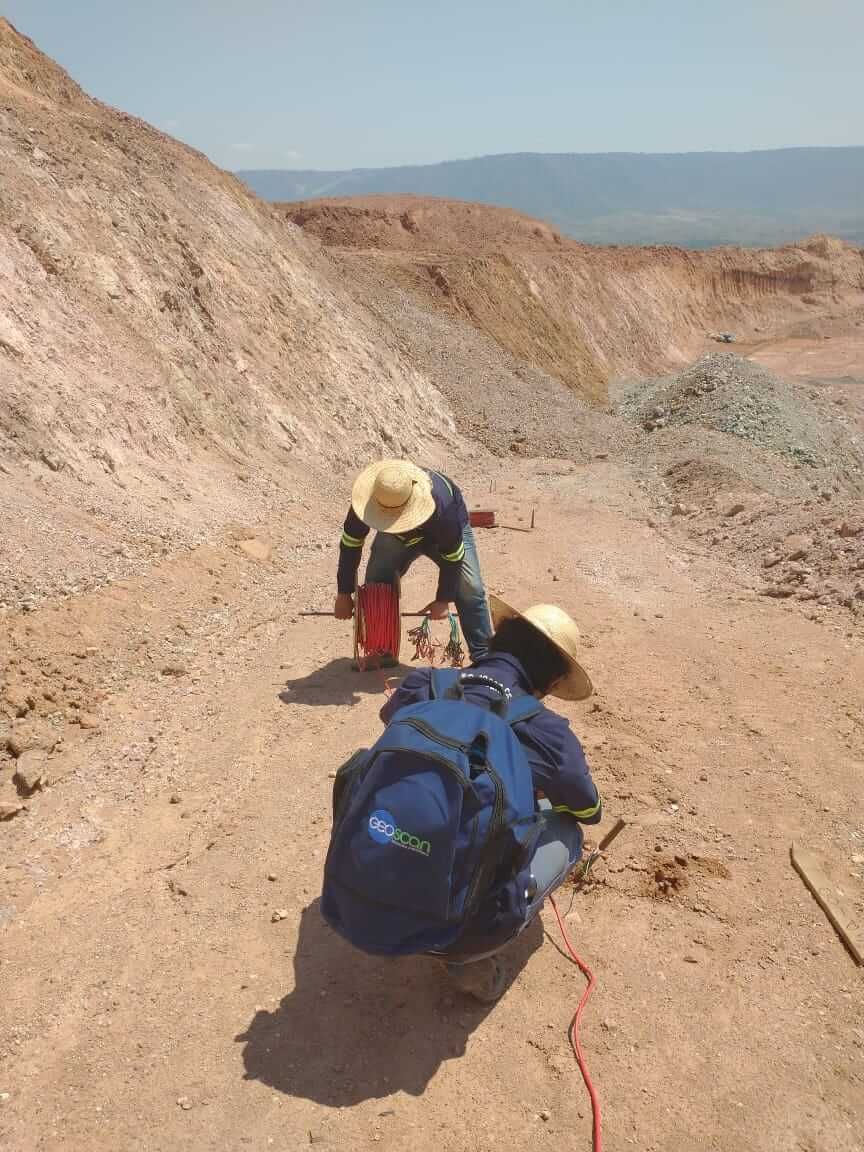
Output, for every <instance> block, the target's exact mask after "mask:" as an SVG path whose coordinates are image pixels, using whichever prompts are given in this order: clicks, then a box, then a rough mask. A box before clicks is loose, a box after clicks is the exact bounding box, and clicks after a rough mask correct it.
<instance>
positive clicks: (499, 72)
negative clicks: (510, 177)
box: [0, 0, 864, 168]
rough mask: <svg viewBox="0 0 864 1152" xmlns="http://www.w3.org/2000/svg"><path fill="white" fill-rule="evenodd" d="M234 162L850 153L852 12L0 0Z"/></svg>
mask: <svg viewBox="0 0 864 1152" xmlns="http://www.w3.org/2000/svg"><path fill="white" fill-rule="evenodd" d="M0 13H2V14H3V15H4V16H6V17H7V18H8V19H10V20H11V21H12V23H13V24H15V25H16V26H17V27H18V28H19V30H20V31H22V32H25V33H26V34H27V35H29V36H31V37H32V38H33V39H34V40H35V41H36V43H37V44H38V45H39V47H40V48H41V49H42V50H43V51H45V52H47V53H48V54H49V55H50V56H53V57H54V58H55V59H56V60H58V61H59V62H60V63H61V64H62V65H63V66H64V67H65V68H66V69H67V70H68V71H69V72H71V74H72V75H73V76H74V78H75V79H76V80H78V81H79V83H81V84H82V85H83V86H84V87H85V88H86V89H87V90H88V91H89V92H90V93H91V94H92V95H94V96H97V97H99V98H100V99H101V100H104V101H106V102H107V103H109V104H114V105H117V106H119V107H121V108H123V109H125V110H126V111H128V112H132V113H134V114H136V115H138V116H141V117H143V118H144V119H145V120H149V121H150V122H151V123H153V124H156V125H157V126H158V127H160V128H162V129H164V130H165V131H167V132H170V133H171V134H172V135H174V136H178V137H179V138H180V139H182V140H185V141H187V142H188V143H189V144H192V145H194V146H195V147H197V148H200V149H201V150H202V151H204V152H206V153H207V154H208V155H209V156H211V157H212V158H213V159H214V160H215V161H216V163H218V164H220V165H222V166H223V167H227V168H256V167H257V168H265V167H266V168H344V167H364V166H365V167H376V166H379V165H389V164H409V163H426V162H434V161H437V160H444V159H452V158H456V157H463V156H476V155H482V154H489V153H495V152H521V151H538V152H606V151H639V152H660V151H695V150H702V149H735V150H737V149H750V148H765V147H782V146H785V145H794V144H831V145H841V144H862V143H864V130H862V108H864V98H862V84H861V78H862V71H864V69H862V64H861V59H862V57H861V51H862V44H864V0H819V2H818V3H817V2H816V0H726V2H725V3H714V2H713V0H686V2H684V0H534V2H533V3H532V2H530V0H522V2H518V3H517V2H515V0H498V2H497V3H493V2H487V0H461V2H457V0H435V2H430V0H424V2H423V3H416V2H412V0H403V2H402V3H395V2H392V0H354V2H348V0H282V2H281V3H279V2H277V0H0Z"/></svg>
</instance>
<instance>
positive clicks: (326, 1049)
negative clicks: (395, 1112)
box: [237, 900, 543, 1108]
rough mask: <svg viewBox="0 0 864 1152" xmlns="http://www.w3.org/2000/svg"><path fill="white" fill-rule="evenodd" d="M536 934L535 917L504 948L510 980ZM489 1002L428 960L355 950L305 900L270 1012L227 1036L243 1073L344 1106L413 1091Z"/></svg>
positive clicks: (461, 1042)
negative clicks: (290, 963) (279, 994)
mask: <svg viewBox="0 0 864 1152" xmlns="http://www.w3.org/2000/svg"><path fill="white" fill-rule="evenodd" d="M542 942H543V934H542V930H541V928H540V924H539V919H537V920H535V921H534V922H533V924H531V925H530V926H529V927H528V928H527V929H526V930H525V932H523V934H522V936H520V937H519V939H518V940H517V941H516V942H515V943H514V944H513V945H512V946H511V947H510V948H508V950H507V968H508V972H509V975H510V982H511V983H512V981H513V980H514V979H515V977H516V976H517V975H518V973H519V971H520V970H521V968H522V967H523V966H524V965H525V963H526V962H527V960H528V958H529V957H530V956H531V954H532V953H533V952H534V950H535V949H536V948H538V947H539V946H540V945H541V944H542ZM508 991H509V988H508ZM506 995H507V992H505V996H506ZM494 1010H495V1005H485V1004H479V1003H478V1002H477V1001H475V1000H473V999H471V998H470V997H468V996H467V995H465V994H463V993H461V992H459V991H458V990H456V989H455V988H453V986H452V985H451V984H450V981H449V978H448V977H447V974H446V972H445V971H444V970H443V969H442V968H441V967H440V966H439V965H437V964H436V963H435V962H434V961H432V960H429V959H426V958H423V957H411V958H406V959H400V960H383V959H377V958H375V957H371V956H366V955H364V954H363V953H361V952H357V951H355V950H354V949H353V948H351V947H349V945H348V944H346V943H345V942H344V941H342V940H341V939H340V938H339V937H338V936H337V935H336V934H335V933H334V932H331V930H330V929H329V928H328V927H327V926H326V924H325V923H324V921H323V920H322V918H321V913H320V911H319V908H318V901H317V900H315V901H314V902H313V903H312V904H310V905H309V906H308V907H306V908H304V910H303V912H302V914H301V918H300V931H299V935H298V939H297V950H296V952H295V955H294V990H293V991H292V992H290V993H289V994H288V995H287V996H286V997H285V998H284V999H283V1000H282V1002H281V1004H280V1005H279V1007H278V1008H277V1009H275V1010H274V1011H273V1012H267V1011H263V1010H262V1011H258V1012H256V1013H255V1015H254V1017H253V1018H252V1021H251V1023H250V1025H249V1028H248V1029H247V1031H246V1032H244V1033H243V1034H242V1035H240V1036H238V1037H237V1040H238V1041H239V1042H241V1043H243V1044H244V1045H245V1047H244V1049H243V1064H244V1067H245V1069H246V1072H245V1079H247V1080H258V1081H260V1082H261V1083H262V1084H266V1085H268V1087H270V1088H273V1089H275V1090H276V1091H278V1092H284V1093H285V1094H286V1095H288V1096H295V1097H302V1098H303V1099H306V1100H313V1101H315V1102H317V1103H319V1104H326V1105H329V1106H330V1107H334V1108H346V1107H350V1106H351V1105H353V1104H358V1103H360V1102H361V1101H363V1100H374V1099H378V1098H381V1097H383V1096H390V1095H392V1094H393V1093H394V1092H399V1091H402V1092H407V1093H409V1094H410V1095H412V1096H419V1095H420V1094H421V1093H422V1092H423V1090H424V1089H425V1087H426V1085H427V1084H428V1083H429V1081H430V1079H431V1078H432V1077H433V1076H434V1075H435V1072H436V1071H437V1070H438V1068H439V1067H440V1065H441V1064H442V1063H443V1062H444V1061H445V1060H453V1059H456V1058H457V1057H459V1056H462V1055H463V1054H464V1052H465V1046H466V1044H467V1041H468V1037H469V1036H470V1035H471V1033H472V1032H473V1031H474V1029H475V1028H476V1027H477V1026H478V1025H479V1024H480V1023H481V1022H482V1021H483V1019H484V1018H485V1017H486V1015H487V1014H488V1013H489V1012H490V1011H494Z"/></svg>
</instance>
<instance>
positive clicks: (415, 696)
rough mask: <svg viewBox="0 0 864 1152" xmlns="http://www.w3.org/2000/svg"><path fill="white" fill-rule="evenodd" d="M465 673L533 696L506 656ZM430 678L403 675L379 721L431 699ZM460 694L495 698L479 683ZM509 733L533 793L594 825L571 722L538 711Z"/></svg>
mask: <svg viewBox="0 0 864 1152" xmlns="http://www.w3.org/2000/svg"><path fill="white" fill-rule="evenodd" d="M466 671H471V672H475V671H476V672H481V673H482V674H483V675H484V676H489V677H491V679H493V680H496V681H497V682H498V683H499V684H501V685H502V687H504V688H509V689H510V691H511V692H512V693H513V695H514V696H527V695H530V693H531V685H530V682H529V680H528V677H527V676H526V675H525V671H524V669H523V667H522V665H521V663H520V662H519V660H518V659H517V658H516V657H515V656H511V655H510V654H509V653H508V652H492V653H490V654H489V655H488V656H481V657H480V659H478V660H475V661H474V663H473V664H472V665H471V667H470V669H466ZM431 679H432V669H431V668H418V669H417V670H416V671H414V672H411V673H410V674H409V675H408V676H406V678H405V679H404V680H403V681H402V683H401V684H400V686H399V687H398V688H397V689H396V691H395V692H394V693H393V695H392V696H391V697H390V699H389V700H388V701H387V703H386V704H385V705H384V707H383V708H382V709H381V719H382V720H383V722H384V723H385V724H389V723H390V721H391V720H392V719H393V717H394V716H395V714H396V713H397V712H398V711H399V709H400V708H405V707H406V706H407V705H409V704H420V703H422V702H423V701H424V700H430V699H431V698H432V687H431ZM464 694H465V699H466V700H468V701H469V702H472V703H477V704H480V705H481V706H485V705H487V704H488V703H489V702H491V701H494V700H496V699H498V696H497V693H495V692H494V691H493V690H491V689H489V688H485V687H483V685H481V684H466V685H465V687H464ZM513 731H514V732H515V734H516V736H517V738H518V740H519V743H520V744H521V745H522V747H523V748H524V749H525V754H526V756H527V758H528V763H529V764H530V765H531V774H532V776H533V778H534V789H535V791H537V792H542V793H543V795H544V796H545V797H546V799H547V800H548V801H549V803H550V804H551V805H552V807H553V809H554V810H555V811H556V812H567V813H568V814H569V815H571V816H575V817H576V819H577V820H580V821H581V822H582V823H583V824H598V823H599V822H600V819H601V816H602V810H601V804H600V796H599V793H598V792H597V789H596V787H595V785H594V781H593V780H592V779H591V773H590V772H589V770H588V764H587V763H586V760H585V753H584V752H583V751H582V745H581V744H580V743H579V741H578V740H577V738H576V736H575V735H574V733H573V732H572V731H571V729H570V724H569V722H568V721H567V720H566V719H565V718H564V717H563V716H559V715H558V714H557V713H556V712H552V711H551V710H550V709H549V708H541V709H540V711H539V712H538V713H537V714H536V715H535V716H531V717H529V718H528V719H527V720H524V721H522V723H520V724H517V725H515V727H514V729H513Z"/></svg>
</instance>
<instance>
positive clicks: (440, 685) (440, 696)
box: [429, 668, 462, 700]
mask: <svg viewBox="0 0 864 1152" xmlns="http://www.w3.org/2000/svg"><path fill="white" fill-rule="evenodd" d="M461 676H462V673H461V672H460V671H459V669H458V668H433V669H432V677H431V679H430V684H429V686H430V688H431V691H432V699H433V700H444V699H446V698H449V699H451V700H461V699H462V687H461V685H460V683H459V680H460V678H461Z"/></svg>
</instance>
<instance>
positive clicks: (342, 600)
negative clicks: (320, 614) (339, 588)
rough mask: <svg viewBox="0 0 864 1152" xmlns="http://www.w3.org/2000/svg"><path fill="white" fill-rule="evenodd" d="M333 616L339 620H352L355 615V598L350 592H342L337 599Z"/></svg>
mask: <svg viewBox="0 0 864 1152" xmlns="http://www.w3.org/2000/svg"><path fill="white" fill-rule="evenodd" d="M333 615H334V616H335V617H336V619H337V620H350V619H351V617H352V616H353V615H354V597H353V596H352V595H351V593H350V592H340V593H339V595H338V596H337V597H336V603H335V604H334V605H333Z"/></svg>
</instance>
